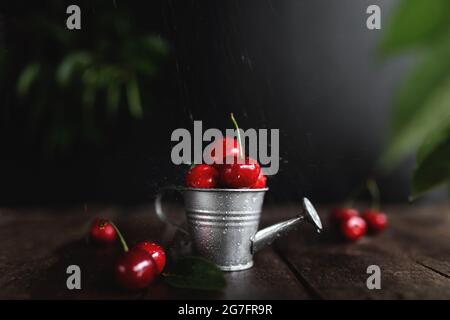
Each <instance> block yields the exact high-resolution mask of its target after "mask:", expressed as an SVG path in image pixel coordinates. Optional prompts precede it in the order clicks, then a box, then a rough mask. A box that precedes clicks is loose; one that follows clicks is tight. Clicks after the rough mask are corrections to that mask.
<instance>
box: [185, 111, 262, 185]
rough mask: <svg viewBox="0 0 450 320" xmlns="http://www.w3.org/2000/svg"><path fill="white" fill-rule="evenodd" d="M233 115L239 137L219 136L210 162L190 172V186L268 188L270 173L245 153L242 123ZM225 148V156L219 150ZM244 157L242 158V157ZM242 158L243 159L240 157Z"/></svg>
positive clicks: (188, 179)
mask: <svg viewBox="0 0 450 320" xmlns="http://www.w3.org/2000/svg"><path fill="white" fill-rule="evenodd" d="M231 119H232V121H233V123H234V124H235V127H236V130H237V132H238V139H239V141H238V140H236V139H234V138H230V137H226V138H223V139H222V140H217V141H216V142H214V144H213V148H212V149H211V150H212V152H211V155H210V156H209V159H208V161H207V162H208V163H211V165H209V164H198V165H195V166H193V167H192V168H191V169H190V170H189V171H188V172H187V174H186V177H185V185H186V187H190V188H232V189H238V188H249V189H259V188H265V187H266V185H267V177H266V176H265V175H264V173H263V172H262V170H261V166H260V165H259V163H258V162H257V161H256V160H254V159H252V158H250V157H245V158H244V155H243V151H242V146H241V145H240V137H239V127H238V126H237V123H236V120H235V119H234V116H233V115H231ZM221 148H222V150H223V153H222V156H219V154H216V153H215V150H220V149H221ZM239 158H241V159H239ZM238 160H241V161H238Z"/></svg>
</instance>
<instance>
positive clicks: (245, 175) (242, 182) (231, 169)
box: [220, 158, 261, 188]
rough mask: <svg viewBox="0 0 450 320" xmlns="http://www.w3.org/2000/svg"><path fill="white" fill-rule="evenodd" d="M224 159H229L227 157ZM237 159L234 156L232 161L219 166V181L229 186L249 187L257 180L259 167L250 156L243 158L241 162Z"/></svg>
mask: <svg viewBox="0 0 450 320" xmlns="http://www.w3.org/2000/svg"><path fill="white" fill-rule="evenodd" d="M226 160H227V161H229V158H227V159H226ZM237 160H238V159H237V158H234V159H233V163H230V164H228V163H225V164H224V165H222V166H221V168H220V181H221V182H222V183H223V184H224V185H225V186H227V187H229V188H250V187H251V186H253V185H254V184H255V183H256V181H257V180H258V177H259V173H260V171H261V167H260V166H259V164H258V162H256V161H255V160H253V159H251V158H245V160H244V163H242V164H240V163H238V161H237ZM230 162H231V161H230Z"/></svg>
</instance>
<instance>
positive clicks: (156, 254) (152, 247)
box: [134, 241, 166, 273]
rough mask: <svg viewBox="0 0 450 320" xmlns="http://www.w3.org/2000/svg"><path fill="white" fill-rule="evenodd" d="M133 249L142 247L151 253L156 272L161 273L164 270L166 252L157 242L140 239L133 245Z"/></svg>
mask: <svg viewBox="0 0 450 320" xmlns="http://www.w3.org/2000/svg"><path fill="white" fill-rule="evenodd" d="M134 249H142V250H144V251H146V252H147V253H148V254H149V255H151V257H152V258H153V260H154V261H155V263H156V268H157V270H158V273H161V272H162V271H163V270H164V266H165V265H166V253H165V252H164V249H163V248H161V247H160V246H159V245H158V244H156V243H154V242H149V241H141V242H139V243H138V244H136V245H135V246H134Z"/></svg>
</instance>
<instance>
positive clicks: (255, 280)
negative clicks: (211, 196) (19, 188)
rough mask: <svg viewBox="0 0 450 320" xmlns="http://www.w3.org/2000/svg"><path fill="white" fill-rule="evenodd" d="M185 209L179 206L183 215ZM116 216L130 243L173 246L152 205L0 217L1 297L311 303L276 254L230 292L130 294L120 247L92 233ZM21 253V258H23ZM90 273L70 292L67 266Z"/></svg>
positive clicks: (234, 277)
mask: <svg viewBox="0 0 450 320" xmlns="http://www.w3.org/2000/svg"><path fill="white" fill-rule="evenodd" d="M176 210H179V208H178V209H177V208H175V207H174V208H171V211H174V212H175V213H176ZM95 216H102V217H106V218H110V219H112V220H114V221H115V222H116V224H117V225H118V226H120V228H121V230H122V232H123V234H124V235H125V237H126V238H127V240H128V242H129V243H130V244H132V243H135V242H137V241H139V240H143V239H148V240H154V241H158V242H159V243H161V244H162V245H163V246H165V247H168V246H169V244H170V243H171V242H172V239H173V236H174V233H175V231H174V230H173V229H172V228H168V227H166V226H165V225H163V224H162V223H160V222H159V221H158V220H157V219H156V217H155V214H154V212H153V208H152V207H151V206H150V207H149V206H143V207H136V208H117V207H107V206H96V207H92V206H89V208H88V210H85V208H84V206H83V207H74V208H72V209H53V210H49V209H15V210H2V211H0V243H2V245H1V246H2V255H1V256H0V287H2V291H1V292H0V298H8V299H14V298H15V299H26V298H39V299H141V298H144V299H195V298H207V299H215V298H221V299H240V298H245V299H267V298H270V299H300V298H301V299H304V298H308V297H309V296H308V294H307V293H306V290H305V289H304V288H303V287H302V286H301V285H300V284H299V282H298V281H297V279H296V277H295V275H294V274H293V273H292V272H291V271H290V270H289V268H288V267H287V266H286V265H285V263H284V262H283V261H282V260H281V259H280V258H279V257H278V255H277V254H276V253H275V252H274V251H273V250H272V249H267V250H263V251H262V252H260V253H259V254H258V255H257V257H256V259H255V264H256V266H255V267H254V268H252V269H250V270H246V271H242V272H234V273H226V278H227V280H228V286H227V288H226V289H225V290H224V291H223V292H218V293H211V292H201V291H192V290H182V289H174V288H170V287H168V286H167V285H166V284H165V283H164V282H163V281H161V280H159V281H157V283H155V284H154V285H152V286H151V287H150V288H149V289H148V290H146V291H140V292H137V293H130V292H125V291H123V290H120V289H118V288H117V286H116V285H115V282H114V279H113V274H112V270H111V266H112V265H113V263H114V261H115V260H116V259H117V258H118V256H119V254H120V248H119V246H118V245H117V246H115V247H97V246H93V245H91V244H89V243H88V241H87V239H86V234H87V232H88V229H89V225H90V222H91V221H92V219H93V217H95ZM17 252H21V254H20V255H18V254H17ZM71 264H76V265H78V266H80V267H81V270H82V290H80V291H78V290H74V291H70V290H67V288H66V279H67V274H66V268H67V266H69V265H71Z"/></svg>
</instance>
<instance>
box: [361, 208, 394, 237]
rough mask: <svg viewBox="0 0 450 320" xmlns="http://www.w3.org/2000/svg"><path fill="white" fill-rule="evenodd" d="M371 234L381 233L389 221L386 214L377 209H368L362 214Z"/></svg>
mask: <svg viewBox="0 0 450 320" xmlns="http://www.w3.org/2000/svg"><path fill="white" fill-rule="evenodd" d="M361 216H362V218H363V219H364V220H365V221H366V223H367V226H368V227H369V231H370V232H371V233H379V232H381V231H383V230H384V228H386V225H387V222H388V219H387V216H386V214H384V213H383V212H380V211H378V210H375V209H368V210H366V211H364V212H363V213H362V215H361Z"/></svg>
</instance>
